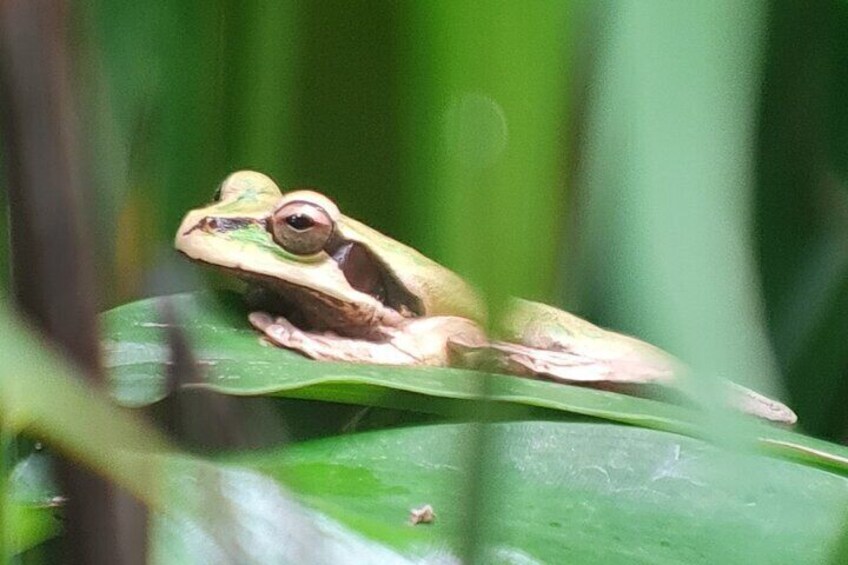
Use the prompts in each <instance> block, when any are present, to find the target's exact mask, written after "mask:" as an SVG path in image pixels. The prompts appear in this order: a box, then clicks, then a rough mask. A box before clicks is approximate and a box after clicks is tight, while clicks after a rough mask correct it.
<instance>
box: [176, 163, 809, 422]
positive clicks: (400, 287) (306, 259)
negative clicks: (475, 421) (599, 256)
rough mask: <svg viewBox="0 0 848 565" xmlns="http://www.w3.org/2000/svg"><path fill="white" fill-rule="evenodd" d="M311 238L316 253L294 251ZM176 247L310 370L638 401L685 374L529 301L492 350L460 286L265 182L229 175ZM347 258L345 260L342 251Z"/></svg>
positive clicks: (192, 217) (309, 198) (789, 418)
mask: <svg viewBox="0 0 848 565" xmlns="http://www.w3.org/2000/svg"><path fill="white" fill-rule="evenodd" d="M300 207H306V209H307V211H308V212H309V214H314V215H315V217H316V218H318V219H319V220H320V221H319V226H318V227H310V228H308V229H304V230H297V229H292V228H291V226H290V225H288V224H287V223H285V222H284V221H283V220H281V218H288V217H290V216H289V215H288V214H289V211H290V210H295V211H300V210H301V208H300ZM322 222H323V223H322ZM322 225H323V226H325V227H326V230H325V232H321V231H320V226H322ZM277 226H280V227H277ZM275 230H281V231H275ZM280 233H282V234H283V235H277V234H280ZM316 234H319V235H320V234H323V236H322V237H318V235H316ZM330 234H331V235H330ZM324 236H326V238H327V239H326V241H325V240H324ZM287 237H288V238H289V239H286V238H287ZM281 238H282V239H281ZM313 240H315V241H317V242H318V244H319V247H318V248H317V249H309V252H308V253H304V251H303V249H296V248H295V247H296V246H297V245H298V244H301V245H302V244H303V242H312V241H313ZM291 241H295V244H294V246H292V244H291ZM281 242H282V243H281ZM174 243H175V246H176V248H177V249H178V250H179V251H181V252H182V253H184V254H185V255H187V256H188V257H189V258H191V259H193V260H195V261H198V262H200V263H204V264H207V265H210V266H212V267H214V268H216V269H219V270H222V271H225V272H227V273H229V274H232V275H234V276H236V277H238V278H241V279H243V280H245V281H247V282H248V283H249V286H250V287H252V288H258V289H261V292H260V293H259V294H261V295H262V296H264V297H265V298H266V299H268V298H269V297H270V298H271V301H272V302H273V304H274V306H275V308H274V310H273V314H272V313H269V312H267V311H263V310H259V311H255V312H252V313H251V314H250V315H249V319H250V322H251V324H253V326H254V327H255V328H256V329H257V330H259V331H260V332H262V333H263V334H264V336H265V338H266V339H267V340H268V341H270V342H272V343H274V344H276V345H278V346H280V347H284V348H287V349H292V350H295V351H298V352H300V353H302V354H304V355H306V356H308V357H311V358H313V359H320V360H332V361H349V362H356V363H379V364H392V365H431V366H451V365H460V366H463V367H471V368H479V366H480V365H485V368H486V369H487V370H495V371H498V372H504V373H509V374H515V375H520V376H525V377H539V378H546V379H552V380H556V381H559V382H564V383H569V384H579V385H587V386H596V387H600V388H607V389H610V388H612V389H616V390H627V391H634V390H635V391H637V392H638V391H639V389H640V388H642V389H645V390H648V389H650V388H651V387H653V386H654V385H659V386H660V387H668V388H677V389H680V387H679V386H678V385H679V383H680V379H681V376H682V375H685V370H684V368H683V367H682V365H680V363H678V362H677V361H676V360H675V359H673V358H672V357H671V356H670V355H668V354H667V353H665V352H663V351H661V350H660V349H658V348H656V347H654V346H652V345H650V344H647V343H645V342H642V341H639V340H637V339H635V338H632V337H629V336H625V335H622V334H618V333H614V332H610V331H607V330H604V329H601V328H599V327H597V326H594V325H592V324H590V323H589V322H587V321H585V320H582V319H580V318H578V317H576V316H573V315H572V314H569V313H567V312H564V311H562V310H558V309H556V308H553V307H551V306H546V305H544V304H538V303H535V302H529V301H526V300H520V299H515V300H514V301H513V303H512V304H511V307H510V308H509V309H508V312H507V314H506V316H504V318H503V320H501V323H500V327H501V333H502V335H503V336H504V339H503V340H490V339H488V338H487V337H486V335H485V334H484V332H483V330H482V329H481V324H482V323H483V322H484V321H485V318H486V314H485V308H484V304H483V302H482V301H481V300H480V298H479V296H478V295H477V293H476V292H475V290H474V289H473V288H472V287H471V286H470V285H469V284H468V283H466V282H465V281H464V280H463V279H462V278H460V277H459V276H458V275H457V274H455V273H453V272H452V271H450V270H448V269H446V268H444V267H442V266H441V265H439V264H438V263H436V262H434V261H432V260H430V259H428V258H427V257H425V256H424V255H422V254H421V253H419V252H417V251H416V250H414V249H412V248H410V247H407V246H406V245H403V244H402V243H399V242H397V241H395V240H393V239H391V238H389V237H387V236H385V235H383V234H381V233H380V232H377V231H375V230H373V229H371V228H369V227H368V226H366V225H364V224H362V223H360V222H357V221H356V220H353V219H351V218H348V217H347V216H344V215H343V214H341V213H340V212H339V210H338V207H337V206H336V205H335V203H333V202H332V201H331V200H330V199H329V198H327V197H326V196H324V195H322V194H319V193H316V192H311V191H295V192H289V193H286V194H283V193H282V192H281V191H280V189H279V188H278V187H277V185H276V184H275V183H274V182H273V181H272V180H271V179H270V178H268V177H267V176H265V175H263V174H261V173H256V172H252V171H240V172H237V173H234V174H232V175H231V176H230V177H228V178H227V179H226V180H225V181H224V182H223V184H222V185H221V188H220V191H219V195H218V197H217V199H216V201H215V202H213V203H212V204H210V205H208V206H206V207H202V208H197V209H195V210H191V211H190V212H189V213H188V214H187V215H186V217H185V219H184V220H183V222H182V224H181V225H180V228H179V230H178V231H177V235H176V238H175V242H174ZM287 246H288V248H287ZM351 249H352V250H353V252H352V253H350V254H349V255H348V256H347V257H345V254H344V253H343V252H342V250H351ZM350 257H353V259H350ZM724 388H725V389H726V390H727V395H726V396H727V401H728V403H729V404H731V405H733V406H734V407H736V408H738V409H741V410H743V411H746V412H749V413H753V414H755V415H757V416H760V417H763V418H766V419H769V420H773V421H778V422H783V423H794V422H795V420H796V417H795V414H794V413H793V412H792V411H791V410H790V409H789V408H787V407H786V406H784V405H783V404H781V403H779V402H777V401H774V400H771V399H768V398H765V397H763V396H761V395H759V394H757V393H755V392H753V391H750V390H748V389H745V388H743V387H740V386H739V385H735V384H733V383H730V382H729V381H728V382H727V383H726V386H725V387H724Z"/></svg>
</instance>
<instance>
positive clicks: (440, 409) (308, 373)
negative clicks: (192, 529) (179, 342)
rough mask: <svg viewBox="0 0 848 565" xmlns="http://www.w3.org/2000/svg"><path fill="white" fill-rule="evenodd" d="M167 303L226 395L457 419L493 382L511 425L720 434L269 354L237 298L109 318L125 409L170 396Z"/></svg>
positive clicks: (617, 401) (651, 415) (470, 385)
mask: <svg viewBox="0 0 848 565" xmlns="http://www.w3.org/2000/svg"><path fill="white" fill-rule="evenodd" d="M163 301H170V302H171V304H172V305H173V307H174V308H175V310H176V311H177V313H178V319H179V320H180V321H179V322H178V323H179V324H180V325H181V327H183V328H184V329H185V330H186V331H187V333H188V335H189V336H190V337H191V338H192V341H193V345H194V347H195V355H196V357H197V359H198V362H199V363H200V364H201V365H202V366H203V368H204V369H205V378H206V379H207V383H208V384H207V385H205V386H208V387H211V388H213V389H215V390H217V391H219V392H222V393H226V394H233V395H246V396H250V395H270V394H273V395H278V396H285V397H289V398H309V399H314V400H324V401H332V402H343V403H353V404H363V405H368V406H382V407H387V408H397V409H403V410H414V411H418V412H427V413H435V414H442V415H446V416H457V415H463V414H468V413H469V411H468V404H469V403H471V402H478V401H479V400H480V399H479V391H480V390H481V389H482V387H481V382H482V379H487V380H488V381H489V382H488V383H487V386H486V390H487V392H488V393H489V396H488V398H489V399H490V400H492V401H495V402H496V404H495V406H496V407H497V408H498V409H499V410H502V411H505V412H506V415H505V416H506V417H516V416H520V415H522V414H523V415H525V416H526V415H527V414H528V413H527V410H529V409H539V408H541V409H545V410H546V412H545V413H544V414H543V415H544V417H546V418H549V419H550V418H560V419H561V418H564V417H567V416H569V415H574V414H577V415H581V416H590V417H594V418H605V419H608V420H611V421H616V422H621V423H626V424H632V425H638V426H644V427H649V428H655V429H661V430H666V431H672V432H676V433H680V434H684V435H689V436H698V437H703V436H711V434H712V433H713V432H712V431H711V430H710V429H708V428H706V427H705V423H709V422H708V420H706V419H705V418H704V417H703V416H702V415H701V414H699V413H696V412H694V411H692V410H689V409H686V408H683V407H680V406H675V405H671V404H665V403H662V402H657V401H652V400H646V399H642V398H635V397H630V396H624V395H620V394H614V393H609V392H601V391H596V390H591V389H586V388H579V387H572V386H566V385H562V384H555V383H549V382H543V381H534V380H529V379H520V378H516V377H510V376H505V375H491V374H486V373H480V372H475V371H465V370H458V369H435V368H420V367H419V368H409V367H389V366H372V365H354V364H341V363H324V362H315V361H312V360H309V359H306V358H304V357H302V356H300V355H298V354H295V353H292V352H290V351H286V350H281V349H278V348H274V347H262V346H261V345H260V340H259V337H258V335H257V333H256V332H255V331H254V330H253V329H251V328H250V326H249V325H248V323H247V321H246V312H245V310H244V308H243V307H242V306H241V304H240V301H239V299H238V298H237V297H236V296H235V295H232V294H217V295H216V294H207V293H200V294H181V295H175V296H171V297H163V298H154V299H148V300H143V301H139V302H135V303H132V304H127V305H124V306H121V307H119V308H115V309H114V310H111V311H110V312H107V313H106V314H105V315H104V319H103V322H104V327H105V329H106V340H105V347H106V352H107V365H108V366H109V367H110V368H111V371H112V376H113V381H114V393H115V395H116V397H117V398H118V400H119V401H120V402H122V403H124V404H128V405H133V406H139V405H144V404H148V403H152V402H155V401H157V400H159V399H161V398H162V397H163V396H164V377H163V375H164V372H165V368H166V363H167V362H168V355H169V354H168V350H167V348H166V347H165V346H164V345H163V341H162V339H163V337H162V323H160V322H159V321H158V320H159V314H158V309H159V307H160V306H161V304H162V303H163ZM191 386H204V385H191ZM732 417H733V416H732V415H727V418H732ZM740 426H743V427H744V430H743V431H744V435H743V436H742V437H741V438H735V439H734V441H742V442H744V441H747V442H748V443H750V444H751V447H752V448H756V449H761V450H765V451H768V452H770V453H777V454H780V455H782V456H785V457H792V458H796V459H800V460H804V461H807V462H810V463H813V464H816V465H821V466H826V467H831V468H834V469H838V470H840V471H841V472H844V473H848V449H845V448H843V447H841V446H836V445H833V444H829V443H827V442H823V441H819V440H815V439H812V438H808V437H805V436H802V435H800V434H796V433H793V432H790V431H787V430H784V429H781V428H778V427H774V426H769V425H766V424H762V423H759V422H748V421H744V422H743V423H740Z"/></svg>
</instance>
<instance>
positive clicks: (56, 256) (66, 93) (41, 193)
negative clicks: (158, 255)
mask: <svg viewBox="0 0 848 565" xmlns="http://www.w3.org/2000/svg"><path fill="white" fill-rule="evenodd" d="M67 25H68V9H67V4H66V3H65V2H61V1H53V2H50V1H35V0H0V44H1V45H2V49H1V50H0V57H2V60H0V64H2V66H0V72H1V73H2V84H0V88H1V89H2V90H0V96H2V127H3V132H4V135H3V141H4V142H5V147H4V156H5V158H6V172H7V185H8V200H9V209H10V232H11V248H12V271H13V272H12V293H13V296H14V298H15V301H16V303H17V305H18V307H19V310H20V311H21V312H22V313H23V314H24V315H26V316H27V317H28V318H29V319H30V320H31V321H33V323H34V324H35V325H36V326H37V327H38V328H39V329H40V330H41V331H42V332H43V334H44V335H45V336H49V338H50V339H51V340H52V341H53V342H54V343H56V344H57V345H58V347H59V348H60V349H62V350H63V351H64V352H65V353H66V354H67V355H68V356H69V357H70V358H71V359H73V360H74V361H75V362H76V363H77V365H78V366H79V367H80V368H81V369H83V373H84V374H86V375H87V376H88V378H89V379H91V380H92V381H94V382H96V383H100V382H101V381H102V380H103V371H102V368H101V366H100V362H99V350H98V340H97V318H96V294H95V292H94V286H93V280H94V277H93V273H92V269H91V265H92V262H91V257H90V249H91V246H90V242H89V241H88V239H87V237H86V236H87V234H86V233H85V230H84V229H83V228H84V226H85V225H86V224H85V222H84V220H83V217H82V214H81V211H82V207H81V206H80V203H81V202H83V201H91V199H90V198H89V196H90V195H87V194H84V191H85V190H86V189H88V188H89V187H90V186H92V185H91V183H89V182H87V179H85V178H84V174H83V173H84V171H83V169H82V168H81V162H80V154H81V152H80V151H79V146H78V142H77V131H76V126H77V124H76V122H75V120H74V117H75V108H74V100H73V93H72V90H71V84H70V77H71V76H72V69H71V68H70V67H69V66H70V59H69V57H68V53H67V50H66V44H67V41H66V28H67ZM28 376H29V377H34V376H35V375H28ZM81 417H84V415H81ZM60 480H61V481H62V483H63V485H64V488H65V492H66V495H67V497H68V504H67V507H66V518H67V520H66V526H67V529H66V534H67V536H66V539H67V543H66V547H65V549H66V551H67V554H66V555H67V560H68V561H70V562H74V563H130V562H139V563H141V562H144V551H143V547H144V545H143V544H144V532H143V530H144V529H143V528H137V529H136V530H135V531H136V532H139V531H140V532H141V536H140V537H139V536H135V541H133V540H130V539H121V540H119V536H118V530H117V524H118V523H120V522H124V523H126V522H127V521H135V522H138V521H139V520H137V519H133V520H128V516H129V515H132V516H135V517H136V518H137V517H138V516H139V511H138V507H137V505H136V504H135V503H134V502H132V501H130V502H127V501H129V500H130V499H128V498H127V497H126V495H121V494H119V493H118V492H117V491H116V489H115V488H114V487H112V486H111V485H110V484H109V483H107V482H106V481H104V480H103V479H101V478H100V477H97V476H95V475H93V474H91V473H89V472H87V471H84V470H82V469H80V468H78V467H77V466H76V465H74V464H73V463H72V462H70V461H65V462H64V464H63V465H61V470H60ZM119 505H120V506H119ZM127 505H130V506H133V507H135V510H132V511H129V512H130V514H127V513H126V512H127V510H125V509H126V507H127ZM119 508H120V515H118V512H119Z"/></svg>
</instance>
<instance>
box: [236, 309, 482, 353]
mask: <svg viewBox="0 0 848 565" xmlns="http://www.w3.org/2000/svg"><path fill="white" fill-rule="evenodd" d="M249 320H250V323H251V324H252V325H253V327H254V328H256V329H257V330H259V331H261V332H262V333H263V334H264V335H265V337H266V338H267V339H268V340H269V341H271V342H272V343H274V344H276V345H279V346H280V347H284V348H286V349H292V350H294V351H297V352H299V353H301V354H303V355H305V356H307V357H310V358H312V359H319V360H324V361H342V362H351V363H375V364H379V365H433V366H446V365H448V364H449V351H448V340H449V339H450V338H451V337H452V336H455V335H462V336H465V337H464V339H467V340H469V341H475V340H476V341H479V340H481V339H485V338H484V337H483V334H482V331H481V330H480V329H479V327H477V326H476V325H475V324H474V323H473V322H471V321H470V320H466V319H465V318H458V317H454V316H434V317H428V318H417V319H410V320H409V321H408V322H406V323H405V324H403V325H401V326H399V327H397V328H386V330H385V334H386V337H385V338H384V339H382V340H379V341H375V340H369V339H361V338H360V339H358V338H350V337H341V336H338V335H336V334H334V333H332V332H310V331H305V330H301V329H300V328H298V327H296V326H294V325H293V324H292V323H291V322H289V321H288V320H286V319H285V318H282V317H276V318H275V317H273V316H271V315H270V314H267V313H265V312H253V313H251V314H250V316H249Z"/></svg>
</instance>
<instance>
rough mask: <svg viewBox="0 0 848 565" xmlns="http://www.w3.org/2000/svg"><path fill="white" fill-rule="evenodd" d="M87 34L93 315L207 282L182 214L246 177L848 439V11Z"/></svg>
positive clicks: (497, 292)
mask: <svg viewBox="0 0 848 565" xmlns="http://www.w3.org/2000/svg"><path fill="white" fill-rule="evenodd" d="M72 15H73V34H72V37H73V38H74V42H73V45H72V48H73V50H74V55H75V59H74V60H75V68H74V73H73V74H74V77H75V81H76V83H75V86H76V87H77V93H78V100H77V102H78V103H79V115H80V117H81V118H82V119H81V122H82V124H83V132H82V133H83V135H82V136H81V137H82V138H83V139H85V140H86V143H87V145H86V147H85V148H84V151H83V152H82V153H81V158H84V159H86V161H87V167H88V169H89V170H90V171H91V172H92V174H93V175H94V180H95V182H96V184H97V186H96V198H95V199H94V200H93V201H91V202H89V203H88V206H89V207H88V209H87V210H86V212H87V214H88V219H89V225H90V227H91V229H92V231H94V232H95V234H96V238H95V241H96V243H95V245H96V246H97V249H96V252H97V257H98V262H99V265H100V267H101V268H100V269H99V271H98V272H99V275H100V277H101V281H100V285H99V288H100V289H103V292H104V294H103V296H102V297H101V304H102V305H103V307H104V309H105V308H106V307H109V306H114V305H116V304H120V303H123V302H127V301H130V300H133V299H136V298H139V297H141V296H145V295H149V294H158V293H164V292H166V291H173V290H184V289H189V288H196V287H199V286H200V284H199V282H198V280H197V274H198V273H199V272H200V271H199V270H194V269H193V268H191V267H189V266H187V265H186V264H185V262H184V261H182V260H180V259H178V258H177V257H176V255H175V253H174V252H173V250H172V249H171V240H172V237H173V232H174V230H175V229H176V227H177V225H178V222H179V219H180V218H181V216H182V214H183V213H184V212H185V211H186V210H187V209H189V208H192V207H196V206H197V205H199V204H202V203H203V202H205V201H207V200H208V199H209V198H210V197H211V195H212V193H213V190H214V188H215V187H216V185H217V184H218V183H219V182H220V181H221V180H222V179H223V178H224V177H225V176H226V175H227V174H228V173H230V172H232V171H233V170H236V169H240V168H254V169H258V170H261V171H263V172H266V173H268V174H270V175H271V176H272V177H274V178H275V179H276V180H277V181H278V182H279V183H280V184H281V185H282V186H284V187H303V186H313V187H317V188H319V189H320V190H323V191H325V192H327V193H328V194H330V195H331V196H332V197H334V198H335V199H336V200H337V201H338V203H339V204H340V206H341V208H342V209H343V210H344V211H345V213H347V214H349V215H351V216H354V217H357V218H359V219H362V220H363V221H365V222H366V223H368V224H369V225H372V226H374V227H376V228H377V229H380V230H381V231H384V232H386V233H388V234H390V235H392V236H393V237H395V238H397V239H399V240H401V241H403V242H406V243H409V244H411V245H413V246H415V247H418V248H420V249H421V250H422V251H423V252H425V253H426V254H428V255H430V256H432V257H434V258H435V259H437V260H439V261H442V262H444V263H445V264H447V265H448V266H450V267H452V268H455V269H457V270H459V271H460V272H462V273H463V274H464V275H466V276H468V277H469V278H471V279H472V280H473V281H474V282H475V283H476V284H479V285H480V286H482V287H483V288H484V290H486V291H487V293H488V295H489V296H490V297H491V298H492V299H493V302H494V305H495V307H496V306H497V303H498V300H499V299H500V298H501V297H502V296H503V295H505V294H507V293H518V294H523V295H526V296H531V297H535V298H541V299H546V298H548V299H549V298H550V297H551V296H552V295H553V290H554V289H555V288H557V284H558V285H559V286H558V290H559V291H560V295H559V298H560V302H561V303H562V304H565V305H569V306H572V307H573V308H574V309H575V310H577V311H578V312H579V313H581V314H584V315H587V316H588V317H590V318H591V319H593V320H594V321H597V322H600V323H603V324H605V325H608V326H611V327H614V328H617V329H621V330H624V331H629V332H632V333H635V334H638V335H639V336H641V337H644V338H646V339H648V340H651V341H655V342H657V343H658V344H660V345H663V346H666V347H668V348H669V349H671V350H672V351H674V352H675V353H677V354H679V355H680V356H681V357H683V358H684V360H685V361H687V362H688V363H690V364H691V365H692V366H693V367H694V369H695V374H696V375H697V376H699V377H704V378H703V379H701V382H702V383H704V385H703V389H704V390H702V391H700V392H702V393H703V394H705V395H706V396H707V397H709V390H708V389H709V382H710V381H709V377H710V376H713V375H721V376H724V377H729V378H732V379H734V380H737V381H740V382H745V383H750V384H753V385H754V386H755V387H756V388H759V389H763V390H766V391H772V392H774V393H777V394H781V395H784V396H783V397H784V398H785V399H786V400H787V402H788V403H789V404H790V405H793V406H794V407H796V408H797V411H798V413H799V416H800V420H801V425H802V428H803V429H804V430H805V431H809V432H811V433H813V434H814V435H817V436H821V437H825V438H830V439H837V440H844V439H845V438H846V434H848V411H846V410H845V409H844V405H845V402H846V399H848V348H845V347H844V343H843V342H844V341H845V337H846V335H848V315H846V313H848V187H846V182H848V175H846V163H848V159H846V155H848V151H846V143H848V106H846V105H845V104H844V102H843V101H844V99H845V95H846V94H848V93H846V90H847V89H848V73H846V71H845V69H844V66H845V65H844V61H846V60H848V34H846V32H845V30H846V29H848V5H846V3H845V2H843V1H839V0H823V1H821V2H816V3H814V4H810V3H802V2H793V1H791V0H772V1H751V2H738V1H735V0H716V1H711V2H685V3H684V2H675V1H672V0H650V1H645V0H617V1H611V0H609V1H589V2H587V1H580V0H575V1H573V2H566V1H559V0H551V1H547V2H538V3H533V4H532V5H529V6H528V5H525V4H524V3H521V2H511V3H506V2H504V3H479V2H458V1H452V2H451V1H435V2H423V1H420V2H401V3H397V2H382V1H378V0H356V1H353V2H350V1H345V0H329V1H324V2H309V1H306V0H287V1H279V2H249V3H244V2H235V1H233V0H205V1H204V2H178V1H172V2H135V3H132V2H122V1H119V0H92V1H90V2H87V3H75V4H73V10H72ZM2 134H3V132H0V135H2ZM4 200H5V191H0V205H3V204H4ZM6 225H7V222H6V218H5V217H0V242H3V243H4V245H2V246H0V289H4V288H5V286H6V281H7V280H8V259H9V250H8V248H7V246H6V245H5V242H6V240H7V239H6V229H5V228H6ZM557 259H558V260H559V264H557V263H556V261H557ZM5 351H6V354H7V355H8V356H10V357H12V356H14V352H11V350H5ZM2 360H3V362H5V357H3V358H2ZM45 370H47V371H49V369H45ZM0 384H2V383H0ZM51 400H53V401H56V402H59V400H58V399H51ZM45 402H46V401H45ZM6 423H7V424H8V421H7V422H6ZM714 423H716V422H714ZM105 429H108V427H106V428H105ZM94 435H96V434H94ZM94 435H92V437H94ZM98 441H103V442H108V441H109V439H108V438H98ZM88 447H92V446H88ZM4 453H5V452H4ZM4 461H5V456H4ZM723 480H726V481H727V482H728V484H730V483H732V481H733V477H732V476H729V475H728V476H725V477H724V479H723ZM0 484H2V483H0ZM0 494H2V493H0Z"/></svg>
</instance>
